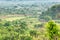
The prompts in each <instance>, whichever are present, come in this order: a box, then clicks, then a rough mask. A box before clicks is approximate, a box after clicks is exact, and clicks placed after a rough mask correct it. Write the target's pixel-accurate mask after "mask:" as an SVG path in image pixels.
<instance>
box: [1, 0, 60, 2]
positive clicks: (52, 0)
mask: <svg viewBox="0 0 60 40" xmlns="http://www.w3.org/2000/svg"><path fill="white" fill-rule="evenodd" d="M0 1H5V0H0ZM7 1H8V0H7ZM14 1H15V0H14ZM24 1H26V0H24ZM27 1H46V2H60V0H27Z"/></svg>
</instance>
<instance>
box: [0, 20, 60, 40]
mask: <svg viewBox="0 0 60 40" xmlns="http://www.w3.org/2000/svg"><path fill="white" fill-rule="evenodd" d="M30 23H32V22H30ZM28 25H29V24H27V22H26V21H24V20H15V21H2V20H0V40H55V39H56V40H60V31H59V26H58V25H57V24H56V23H55V22H54V21H49V22H48V23H46V24H45V26H46V27H45V26H43V27H39V28H37V27H33V28H31V27H30V26H28ZM40 26H41V25H40Z"/></svg>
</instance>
